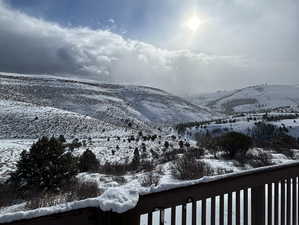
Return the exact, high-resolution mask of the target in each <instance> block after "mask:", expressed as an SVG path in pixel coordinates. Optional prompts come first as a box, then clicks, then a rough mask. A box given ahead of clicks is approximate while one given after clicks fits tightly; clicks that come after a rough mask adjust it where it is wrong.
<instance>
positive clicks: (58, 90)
mask: <svg viewBox="0 0 299 225" xmlns="http://www.w3.org/2000/svg"><path fill="white" fill-rule="evenodd" d="M210 117H211V113H210V112H209V111H208V110H207V109H206V108H204V107H200V106H197V105H194V104H192V103H190V102H188V101H186V100H184V99H182V98H180V97H177V96H174V95H171V94H169V93H167V92H165V91H162V90H159V89H155V88H151V87H144V86H133V85H116V84H102V83H96V82H92V81H83V80H75V79H64V78H57V77H52V76H36V75H35V76H29V75H19V74H7V73H0V137H37V136H40V135H53V134H65V135H66V136H78V135H79V136H80V135H82V134H88V135H92V134H96V133H99V132H103V131H104V132H109V131H111V130H116V129H117V130H118V131H119V132H121V130H122V129H123V130H127V129H149V128H150V127H152V126H153V125H161V124H167V125H171V124H173V123H177V122H178V121H180V122H184V121H194V120H202V119H207V118H210Z"/></svg>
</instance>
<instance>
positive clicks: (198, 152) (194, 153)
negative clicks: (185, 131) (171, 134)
mask: <svg viewBox="0 0 299 225" xmlns="http://www.w3.org/2000/svg"><path fill="white" fill-rule="evenodd" d="M186 154H187V155H189V157H193V158H195V159H200V158H202V157H203V156H204V154H205V150H204V149H203V148H194V147H190V148H188V151H187V152H186Z"/></svg>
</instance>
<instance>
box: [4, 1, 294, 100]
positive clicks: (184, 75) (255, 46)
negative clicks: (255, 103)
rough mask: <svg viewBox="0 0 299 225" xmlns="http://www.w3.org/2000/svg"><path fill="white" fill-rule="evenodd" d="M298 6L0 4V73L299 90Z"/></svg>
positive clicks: (172, 87) (194, 89)
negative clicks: (291, 86)
mask: <svg viewBox="0 0 299 225" xmlns="http://www.w3.org/2000/svg"><path fill="white" fill-rule="evenodd" d="M298 40H299V1H298V0H283V1H282V0H271V1H269V0H252V1H248V0H186V1H182V0H142V1H140V0H101V1H99V0H88V1H86V0H42V1H41V0H26V1H21V0H0V49H1V51H0V71H4V72H15V73H25V74H53V75H57V76H75V77H79V78H84V79H93V80H97V81H102V82H113V83H125V84H138V85H148V86H153V87H157V88H161V89H164V90H167V91H169V92H172V93H175V94H182V95H185V94H197V93H203V92H213V91H217V90H225V89H226V90H227V89H235V88H241V87H244V86H249V85H258V84H264V83H267V84H299V73H298V65H299V44H298Z"/></svg>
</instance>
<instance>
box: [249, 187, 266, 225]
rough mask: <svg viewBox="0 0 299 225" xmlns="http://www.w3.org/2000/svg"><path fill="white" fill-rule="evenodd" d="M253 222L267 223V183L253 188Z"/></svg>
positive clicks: (258, 224) (259, 224)
mask: <svg viewBox="0 0 299 225" xmlns="http://www.w3.org/2000/svg"><path fill="white" fill-rule="evenodd" d="M251 217H252V218H251V224H253V225H263V224H265V185H261V186H258V187H254V188H252V189H251Z"/></svg>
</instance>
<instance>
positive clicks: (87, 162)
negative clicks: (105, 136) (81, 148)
mask: <svg viewBox="0 0 299 225" xmlns="http://www.w3.org/2000/svg"><path fill="white" fill-rule="evenodd" d="M98 168H99V161H98V160H97V158H96V156H95V154H94V153H93V152H92V151H90V150H89V149H87V150H86V151H85V152H84V153H83V154H82V155H81V156H80V158H79V169H80V171H81V172H87V171H88V172H94V171H97V170H98Z"/></svg>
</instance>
